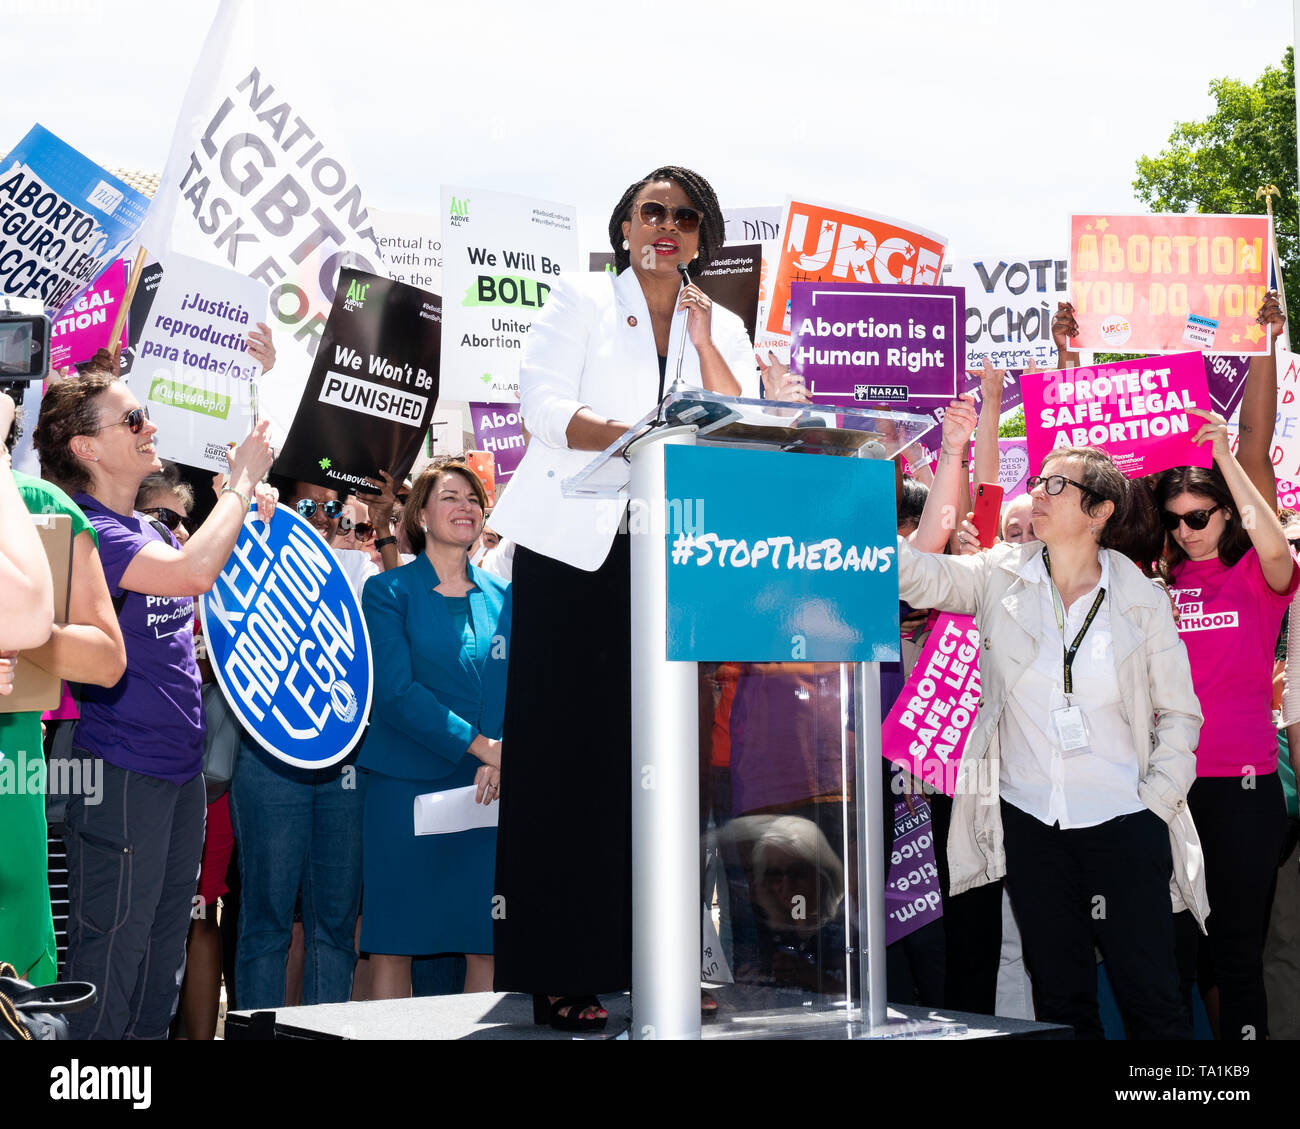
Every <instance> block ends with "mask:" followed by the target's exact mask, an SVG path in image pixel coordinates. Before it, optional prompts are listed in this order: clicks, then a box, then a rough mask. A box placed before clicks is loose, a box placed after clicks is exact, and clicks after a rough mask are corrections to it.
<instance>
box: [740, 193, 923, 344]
mask: <svg viewBox="0 0 1300 1129" xmlns="http://www.w3.org/2000/svg"><path fill="white" fill-rule="evenodd" d="M779 246H780V248H781V254H780V257H779V258H778V259H777V263H776V277H775V278H774V279H773V282H772V301H771V303H770V304H769V305H768V309H767V323H766V325H765V326H764V327H763V328H764V329H766V330H767V331H768V332H769V333H777V334H782V335H784V336H786V337H789V335H790V283H792V282H875V283H888V282H902V283H907V284H909V285H913V286H933V285H935V284H936V283H937V282H938V281H939V271H940V269H941V268H942V267H943V254H944V249H945V248H946V247H947V246H948V240H947V239H945V238H944V237H943V236H942V235H935V234H934V233H933V232H930V231H926V230H924V229H923V228H919V227H917V226H916V225H915V224H912V223H908V222H907V221H906V220H892V219H889V218H887V217H885V216H877V215H873V214H872V213H871V212H855V211H850V210H849V209H847V208H841V207H838V206H837V205H834V204H816V203H811V202H809V201H805V200H787V201H786V204H785V222H784V223H783V224H782V226H781V241H780V244H779Z"/></svg>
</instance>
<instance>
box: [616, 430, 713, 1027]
mask: <svg viewBox="0 0 1300 1129" xmlns="http://www.w3.org/2000/svg"><path fill="white" fill-rule="evenodd" d="M695 431H696V428H695V427H693V426H688V427H670V428H658V429H656V430H655V431H652V432H651V433H650V434H649V435H647V436H646V437H645V438H644V439H643V440H641V441H640V442H638V443H636V444H635V445H634V446H633V447H632V448H630V450H629V458H630V461H631V464H632V478H631V483H630V486H629V498H630V501H629V505H628V522H629V529H630V531H631V533H630V536H631V547H630V548H631V558H632V1038H634V1039H698V1038H699V1037H700V914H701V909H700V823H699V811H700V778H699V722H698V716H699V682H698V673H697V671H698V667H697V664H696V663H693V662H669V661H668V660H667V658H666V657H665V656H666V655H667V623H668V562H667V547H666V543H665V536H667V535H669V534H670V533H671V532H672V530H670V529H668V528H667V522H666V520H664V518H663V517H661V515H666V513H667V511H668V507H667V506H665V505H664V448H665V447H666V446H667V445H668V444H670V443H673V444H683V445H688V446H693V445H694V444H695ZM683 508H684V507H683Z"/></svg>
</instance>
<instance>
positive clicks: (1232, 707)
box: [1156, 409, 1300, 1039]
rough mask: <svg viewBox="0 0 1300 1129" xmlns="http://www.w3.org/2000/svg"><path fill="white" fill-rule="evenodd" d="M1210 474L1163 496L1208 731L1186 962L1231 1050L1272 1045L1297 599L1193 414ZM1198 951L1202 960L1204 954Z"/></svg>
mask: <svg viewBox="0 0 1300 1129" xmlns="http://www.w3.org/2000/svg"><path fill="white" fill-rule="evenodd" d="M1189 410H1191V411H1195V412H1196V414H1197V415H1199V416H1202V417H1203V418H1204V419H1205V421H1206V422H1205V424H1204V425H1203V426H1202V427H1201V428H1200V430H1199V431H1198V432H1197V433H1196V436H1195V441H1196V442H1197V443H1206V442H1208V443H1210V444H1211V445H1212V448H1213V452H1214V464H1215V465H1214V466H1213V467H1211V468H1210V469H1208V470H1206V469H1201V468H1199V467H1178V468H1176V469H1174V470H1171V471H1168V472H1166V473H1165V474H1164V475H1162V476H1161V478H1160V481H1159V483H1158V485H1157V487H1156V501H1157V504H1158V505H1159V507H1160V509H1161V511H1162V516H1163V518H1164V524H1165V528H1166V530H1168V533H1169V536H1168V545H1167V565H1168V569H1169V575H1170V578H1171V581H1172V585H1173V595H1174V600H1175V602H1176V604H1177V607H1178V620H1179V633H1180V635H1181V637H1182V640H1183V642H1184V644H1186V646H1187V654H1188V658H1189V659H1190V660H1191V666H1192V681H1193V684H1194V686H1195V689H1196V695H1197V697H1198V698H1199V699H1200V703H1201V711H1202V712H1203V714H1204V715H1205V724H1204V726H1203V727H1202V729H1201V738H1200V744H1199V745H1198V747H1197V750H1196V783H1195V784H1193V785H1192V788H1191V791H1190V792H1189V793H1188V796H1187V803H1188V807H1189V808H1190V810H1191V812H1192V817H1193V819H1194V820H1195V822H1196V827H1197V830H1198V831H1199V833H1200V837H1201V844H1202V848H1203V850H1204V854H1205V879H1206V889H1207V893H1208V895H1209V901H1210V918H1209V922H1208V936H1207V937H1204V938H1200V939H1199V940H1198V941H1193V936H1194V934H1193V933H1192V931H1191V930H1189V929H1188V928H1187V927H1186V926H1184V927H1183V931H1182V932H1183V936H1182V937H1181V938H1180V963H1181V964H1182V965H1183V976H1184V980H1185V981H1186V982H1190V979H1191V974H1192V971H1193V966H1194V965H1196V966H1197V967H1196V974H1197V975H1198V978H1199V981H1200V988H1201V992H1202V994H1204V993H1206V992H1208V991H1209V989H1210V987H1211V986H1217V988H1218V1001H1219V1008H1218V1012H1219V1014H1218V1019H1219V1024H1218V1026H1219V1034H1220V1037H1221V1038H1223V1039H1263V1038H1264V1037H1265V1036H1266V1035H1267V1034H1268V1005H1267V1001H1266V999H1265V995H1264V979H1263V958H1262V952H1263V944H1264V934H1265V931H1266V929H1267V926H1268V914H1269V905H1270V903H1271V901H1272V896H1273V883H1274V879H1275V877H1276V874H1277V866H1278V855H1279V852H1280V850H1281V847H1282V838H1283V835H1284V832H1285V826H1286V806H1285V802H1284V800H1283V796H1282V786H1281V784H1280V783H1279V781H1278V776H1277V733H1276V730H1275V729H1274V725H1273V716H1272V696H1273V654H1274V646H1275V644H1276V642H1277V637H1278V631H1279V629H1280V628H1281V625H1282V617H1283V616H1284V615H1286V612H1287V605H1288V604H1289V603H1290V601H1291V598H1292V597H1293V596H1294V595H1295V593H1296V589H1297V587H1300V570H1297V568H1296V562H1295V560H1294V558H1293V557H1292V555H1291V550H1290V547H1289V546H1288V544H1287V541H1286V537H1285V536H1284V534H1283V532H1282V526H1281V524H1280V523H1279V522H1278V520H1277V517H1276V515H1275V514H1274V512H1273V508H1272V507H1271V506H1270V505H1269V503H1268V502H1267V501H1266V500H1265V499H1264V497H1263V495H1261V494H1260V492H1259V490H1258V489H1257V488H1256V486H1255V485H1254V484H1253V483H1252V481H1251V478H1250V477H1249V476H1248V475H1247V473H1246V472H1245V471H1244V470H1243V469H1242V467H1241V464H1240V463H1239V462H1238V461H1237V459H1236V458H1234V457H1233V455H1232V452H1231V451H1230V449H1229V446H1228V429H1227V425H1226V423H1225V422H1224V420H1223V418H1222V417H1221V416H1218V415H1215V414H1213V413H1212V412H1202V411H1197V410H1196V409H1189ZM1198 948H1199V955H1197V949H1198Z"/></svg>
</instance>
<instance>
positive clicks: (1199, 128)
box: [1133, 47, 1300, 300]
mask: <svg viewBox="0 0 1300 1129" xmlns="http://www.w3.org/2000/svg"><path fill="white" fill-rule="evenodd" d="M1210 94H1211V95H1213V97H1214V101H1215V110H1214V113H1212V114H1211V115H1210V116H1209V117H1208V118H1206V119H1205V121H1203V122H1179V123H1177V125H1175V127H1174V132H1173V133H1172V134H1171V135H1170V137H1169V147H1168V148H1167V149H1165V150H1164V151H1163V152H1161V153H1159V154H1157V155H1156V156H1154V157H1140V158H1139V159H1138V163H1137V180H1135V181H1134V182H1133V188H1134V190H1135V192H1136V193H1137V196H1138V199H1140V200H1142V201H1143V202H1144V203H1145V204H1146V205H1147V206H1148V207H1149V208H1150V209H1151V210H1152V211H1153V212H1191V211H1195V212H1207V213H1211V212H1220V213H1231V212H1247V213H1262V212H1263V211H1264V201H1263V200H1256V199H1255V190H1256V189H1257V188H1259V187H1260V186H1261V185H1264V184H1275V185H1277V187H1278V188H1279V189H1280V190H1281V192H1282V195H1281V196H1280V197H1277V196H1275V197H1274V198H1273V216H1274V222H1275V228H1276V232H1277V250H1278V255H1279V256H1280V257H1281V259H1282V276H1283V280H1284V283H1285V285H1286V290H1287V293H1288V294H1290V295H1292V296H1293V300H1294V298H1295V296H1297V295H1300V290H1298V289H1297V286H1300V238H1298V237H1297V214H1296V211H1297V209H1296V100H1295V56H1294V52H1293V50H1292V48H1290V47H1288V48H1287V49H1286V55H1285V57H1284V58H1283V59H1282V66H1281V67H1280V68H1278V67H1266V68H1265V69H1264V73H1263V74H1262V75H1260V76H1259V78H1257V79H1256V80H1255V81H1254V82H1253V83H1245V82H1239V81H1237V80H1236V79H1231V78H1218V79H1215V80H1213V81H1212V82H1211V83H1210Z"/></svg>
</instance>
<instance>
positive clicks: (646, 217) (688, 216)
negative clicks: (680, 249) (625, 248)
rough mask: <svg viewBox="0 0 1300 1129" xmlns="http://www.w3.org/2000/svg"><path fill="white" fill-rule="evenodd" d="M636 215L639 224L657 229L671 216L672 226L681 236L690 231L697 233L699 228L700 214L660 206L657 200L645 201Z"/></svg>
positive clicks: (664, 205)
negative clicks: (638, 217) (639, 218)
mask: <svg viewBox="0 0 1300 1129" xmlns="http://www.w3.org/2000/svg"><path fill="white" fill-rule="evenodd" d="M636 214H637V215H638V216H640V217H641V222H642V223H643V224H645V225H646V227H658V226H659V225H660V224H661V223H663V222H664V221H665V220H666V219H667V218H668V216H669V215H670V214H671V215H672V218H673V226H674V227H675V228H677V230H678V231H680V232H681V233H682V234H683V235H690V233H691V232H692V231H698V230H699V228H700V213H699V212H697V211H696V210H695V209H694V208H671V209H670V208H669V207H668V205H667V204H661V203H659V201H658V200H646V201H645V202H644V203H643V204H642V205H641V206H640V207H639V208H637V212H636Z"/></svg>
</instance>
